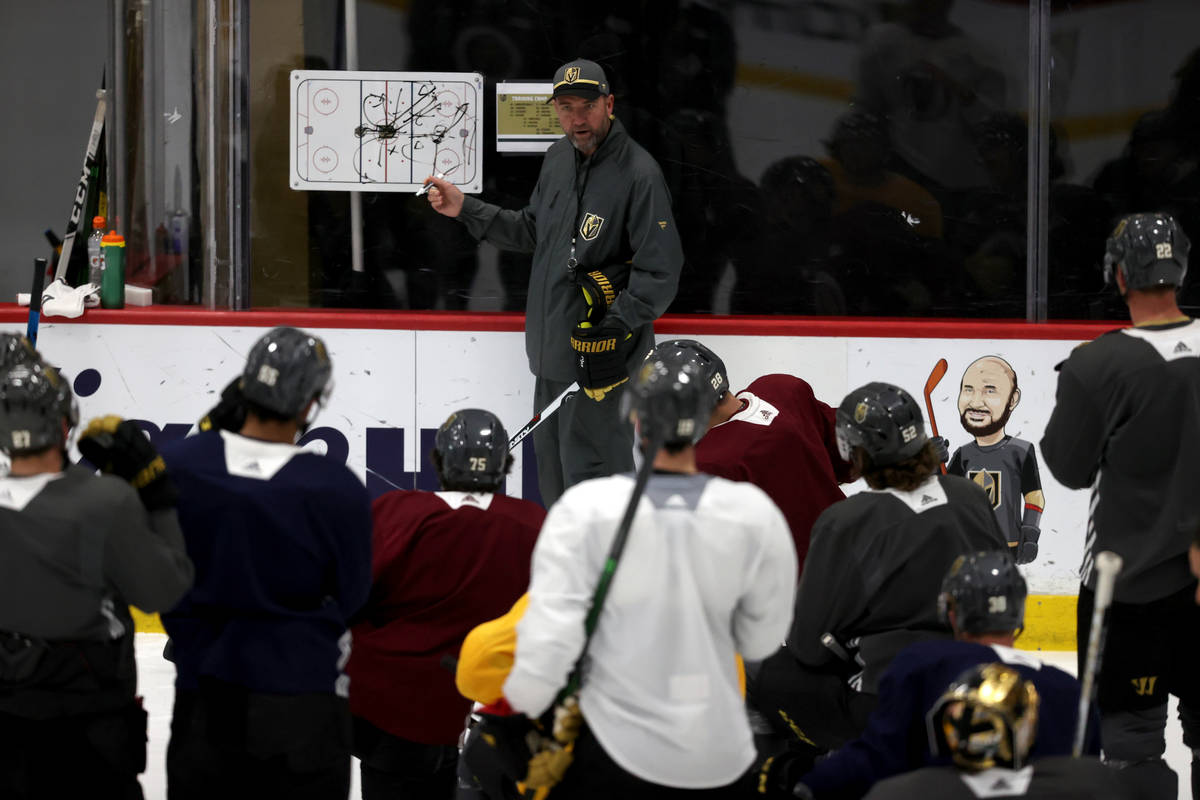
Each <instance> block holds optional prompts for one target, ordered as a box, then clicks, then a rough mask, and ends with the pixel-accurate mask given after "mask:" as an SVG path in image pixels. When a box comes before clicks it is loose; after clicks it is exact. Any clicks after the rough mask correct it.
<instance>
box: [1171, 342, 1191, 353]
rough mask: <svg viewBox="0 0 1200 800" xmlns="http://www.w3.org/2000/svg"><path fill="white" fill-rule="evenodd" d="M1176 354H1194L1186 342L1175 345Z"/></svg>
mask: <svg viewBox="0 0 1200 800" xmlns="http://www.w3.org/2000/svg"><path fill="white" fill-rule="evenodd" d="M1175 352H1176V353H1190V352H1192V348H1190V347H1188V346H1187V344H1185V343H1184V342H1180V343H1179V344H1177V345H1175Z"/></svg>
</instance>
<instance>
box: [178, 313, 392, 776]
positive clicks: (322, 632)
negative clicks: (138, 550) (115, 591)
mask: <svg viewBox="0 0 1200 800" xmlns="http://www.w3.org/2000/svg"><path fill="white" fill-rule="evenodd" d="M331 369H332V366H331V363H330V360H329V355H328V354H327V353H326V350H325V345H324V343H322V341H321V340H320V339H318V338H317V337H315V336H312V335H310V334H307V333H305V332H303V331H300V330H297V329H295V328H275V329H273V330H271V331H269V332H268V333H266V334H265V335H264V336H262V337H261V338H260V339H259V340H258V341H257V342H256V343H255V344H254V346H253V347H252V348H251V350H250V353H249V355H248V356H247V358H246V366H245V369H244V371H243V373H242V382H241V390H242V395H243V397H244V400H245V412H246V417H245V422H244V423H243V425H242V427H241V432H240V433H232V432H230V431H226V430H209V431H206V432H204V433H200V434H198V435H196V436H192V437H189V438H187V439H182V440H179V441H176V442H173V443H172V444H171V445H170V446H169V447H168V448H166V449H164V452H163V457H164V458H165V459H166V462H167V466H168V468H169V469H170V470H171V473H172V475H173V476H175V480H176V481H177V483H178V484H179V491H180V497H179V518H180V523H181V525H182V527H183V533H184V537H185V538H186V540H187V546H188V553H189V554H190V555H191V557H192V560H193V561H194V562H195V564H196V585H195V587H194V588H193V589H192V591H191V592H190V593H189V594H188V595H187V596H186V597H185V598H184V600H183V601H182V602H181V603H180V604H179V606H177V607H176V608H175V609H174V610H173V611H172V612H171V613H169V614H166V615H164V616H163V626H164V627H165V628H166V630H167V633H168V634H170V636H171V642H172V645H173V659H174V661H175V667H176V673H177V677H176V681H175V687H176V691H175V708H174V717H173V719H172V720H171V742H170V745H169V747H168V750H167V790H168V797H169V798H170V800H188V798H214V797H288V798H322V799H324V798H339V800H344V798H345V797H346V794H347V792H348V790H349V781H350V713H349V708H348V704H347V701H346V697H347V686H346V684H347V679H346V678H345V676H344V675H342V674H341V669H342V667H343V666H344V665H345V660H346V658H347V657H348V655H349V646H350V636H349V633H348V631H347V630H346V628H347V620H348V619H349V618H350V617H351V615H353V614H354V613H355V612H356V611H358V609H359V608H360V607H361V606H362V605H363V603H364V602H365V601H366V599H367V594H368V591H369V590H370V584H371V517H370V513H371V509H370V500H369V497H368V495H367V490H366V488H365V487H364V486H363V485H362V483H361V482H360V481H359V479H358V478H357V477H355V475H354V474H353V473H352V472H350V470H349V469H347V468H346V467H345V466H343V465H341V464H338V463H337V462H335V461H332V460H329V459H327V458H325V457H323V456H319V455H316V454H313V453H308V452H305V451H303V450H301V449H300V448H298V447H297V446H296V445H295V441H296V439H297V438H298V436H299V434H300V432H301V431H303V430H304V429H305V428H306V427H307V426H308V424H309V422H311V420H312V418H313V416H314V415H315V413H316V411H317V409H318V408H319V407H320V405H322V403H323V402H324V400H325V397H326V394H327V391H328V389H329V386H330V374H331Z"/></svg>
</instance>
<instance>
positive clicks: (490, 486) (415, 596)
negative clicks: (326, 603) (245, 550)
mask: <svg viewBox="0 0 1200 800" xmlns="http://www.w3.org/2000/svg"><path fill="white" fill-rule="evenodd" d="M433 463H434V466H435V467H436V469H437V473H438V480H439V484H440V486H441V491H438V492H417V491H411V492H410V491H394V492H388V493H387V494H385V495H383V496H382V497H380V498H378V499H377V500H376V501H375V503H374V505H373V509H372V512H373V517H374V523H375V537H374V555H373V562H374V568H373V573H374V584H373V588H372V591H371V598H370V600H369V601H368V602H367V606H366V607H365V608H364V609H363V611H362V613H361V614H360V615H359V616H360V619H361V621H360V622H359V623H358V624H356V625H355V626H354V628H353V634H354V650H353V652H352V654H351V657H350V663H349V665H348V667H347V670H346V672H347V674H348V675H349V676H350V687H351V690H350V710H351V712H352V713H353V714H354V750H355V755H357V756H358V757H359V759H361V761H362V794H363V798H364V800H373V799H374V798H396V797H423V798H436V797H443V798H451V797H453V796H454V785H455V764H456V761H457V758H458V748H457V741H458V736H459V734H460V733H461V731H462V727H463V720H464V719H465V718H466V716H467V714H468V712H469V711H470V708H471V704H470V701H468V700H465V699H463V697H462V696H461V695H460V694H459V693H458V692H457V691H456V689H455V687H454V667H453V662H454V660H455V659H456V658H457V657H458V651H459V648H460V647H461V646H462V642H463V638H464V637H465V636H466V635H467V632H468V631H470V630H471V629H472V628H473V627H475V626H476V625H478V624H480V623H482V622H485V621H487V620H490V619H492V618H494V617H497V616H499V615H501V614H503V613H504V612H505V611H507V610H508V608H509V606H511V605H512V604H513V601H515V600H516V599H517V598H518V597H520V596H521V595H522V594H523V593H524V592H525V589H526V588H527V586H528V585H529V562H530V559H531V557H532V555H533V544H534V542H535V541H536V540H537V534H538V530H539V529H540V528H541V525H542V520H543V519H544V518H545V516H546V512H545V510H544V509H543V508H542V507H541V506H540V505H538V504H537V503H533V502H531V501H529V500H519V499H515V498H511V497H506V496H504V495H503V494H500V493H499V492H500V490H501V489H502V488H503V486H504V476H505V475H506V474H507V473H508V470H509V468H510V467H511V465H512V456H511V455H509V453H508V434H507V433H506V432H505V430H504V426H503V425H502V424H501V423H500V420H499V419H497V418H496V415H495V414H492V413H491V412H489V411H481V410H479V409H473V408H469V409H464V410H462V411H457V412H455V413H454V414H451V415H450V418H449V419H447V420H446V422H445V423H444V424H443V425H442V426H441V428H439V429H438V432H437V436H436V438H435V439H434V448H433Z"/></svg>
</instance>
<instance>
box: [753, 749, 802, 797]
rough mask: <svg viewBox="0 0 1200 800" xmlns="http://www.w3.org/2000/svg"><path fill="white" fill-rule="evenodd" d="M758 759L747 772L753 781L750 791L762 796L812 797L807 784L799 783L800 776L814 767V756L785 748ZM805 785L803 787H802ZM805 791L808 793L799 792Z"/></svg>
mask: <svg viewBox="0 0 1200 800" xmlns="http://www.w3.org/2000/svg"><path fill="white" fill-rule="evenodd" d="M759 758H760V759H761V760H760V761H756V762H755V764H754V766H753V767H751V769H750V771H749V772H748V773H747V777H748V778H749V779H750V780H751V782H752V783H753V785H752V786H750V787H749V788H750V791H751V793H753V794H754V795H756V796H758V797H762V798H772V797H774V798H784V797H810V798H811V797H812V792H811V791H810V790H809V788H808V787H807V786H805V785H804V784H802V783H799V780H800V776H801V775H803V774H805V773H806V772H808V771H809V770H811V769H812V767H813V757H812V755H811V754H808V753H800V752H796V751H793V750H784V751H783V752H781V753H776V754H775V755H772V756H768V757H766V758H762V756H759ZM801 787H803V788H801ZM797 791H805V792H808V794H797V793H796V792H797Z"/></svg>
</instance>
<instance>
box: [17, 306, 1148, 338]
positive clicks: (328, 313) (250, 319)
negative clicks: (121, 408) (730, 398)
mask: <svg viewBox="0 0 1200 800" xmlns="http://www.w3.org/2000/svg"><path fill="white" fill-rule="evenodd" d="M28 316H29V312H28V310H27V309H25V308H22V307H20V306H16V305H13V304H11V303H4V304H0V322H9V323H11V322H24V321H25V320H26V319H28ZM42 322H43V323H44V324H60V323H65V324H92V325H206V326H214V325H221V326H229V327H262V328H268V327H273V326H275V325H292V326H295V327H299V328H348V329H371V330H409V331H509V332H519V331H522V330H524V329H525V315H524V314H517V313H511V312H461V311H354V310H344V311H343V310H335V309H278V308H274V309H259V310H254V311H208V310H206V309H200V308H190V307H184V306H150V307H147V308H125V309H121V310H105V309H99V308H95V309H89V310H88V311H87V312H85V313H84V315H83V316H82V317H79V318H77V319H65V318H63V317H43V318H42ZM1127 324H1128V323H1122V322H1116V321H1113V322H1046V323H1042V324H1037V325H1035V324H1030V323H1027V322H1021V321H1017V320H958V319H868V318H861V317H784V316H730V317H720V316H712V315H708V314H697V315H691V314H673V315H669V316H666V317H663V318H662V319H660V320H659V321H658V322H656V323H655V325H654V330H655V332H657V333H660V334H668V335H669V334H673V333H679V334H694V335H697V336H701V335H707V336H853V337H895V338H904V339H1066V340H1087V339H1094V338H1095V337H1097V336H1099V335H1100V334H1101V333H1104V332H1105V331H1108V330H1112V329H1113V328H1119V327H1124V326H1125V325H1127Z"/></svg>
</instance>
